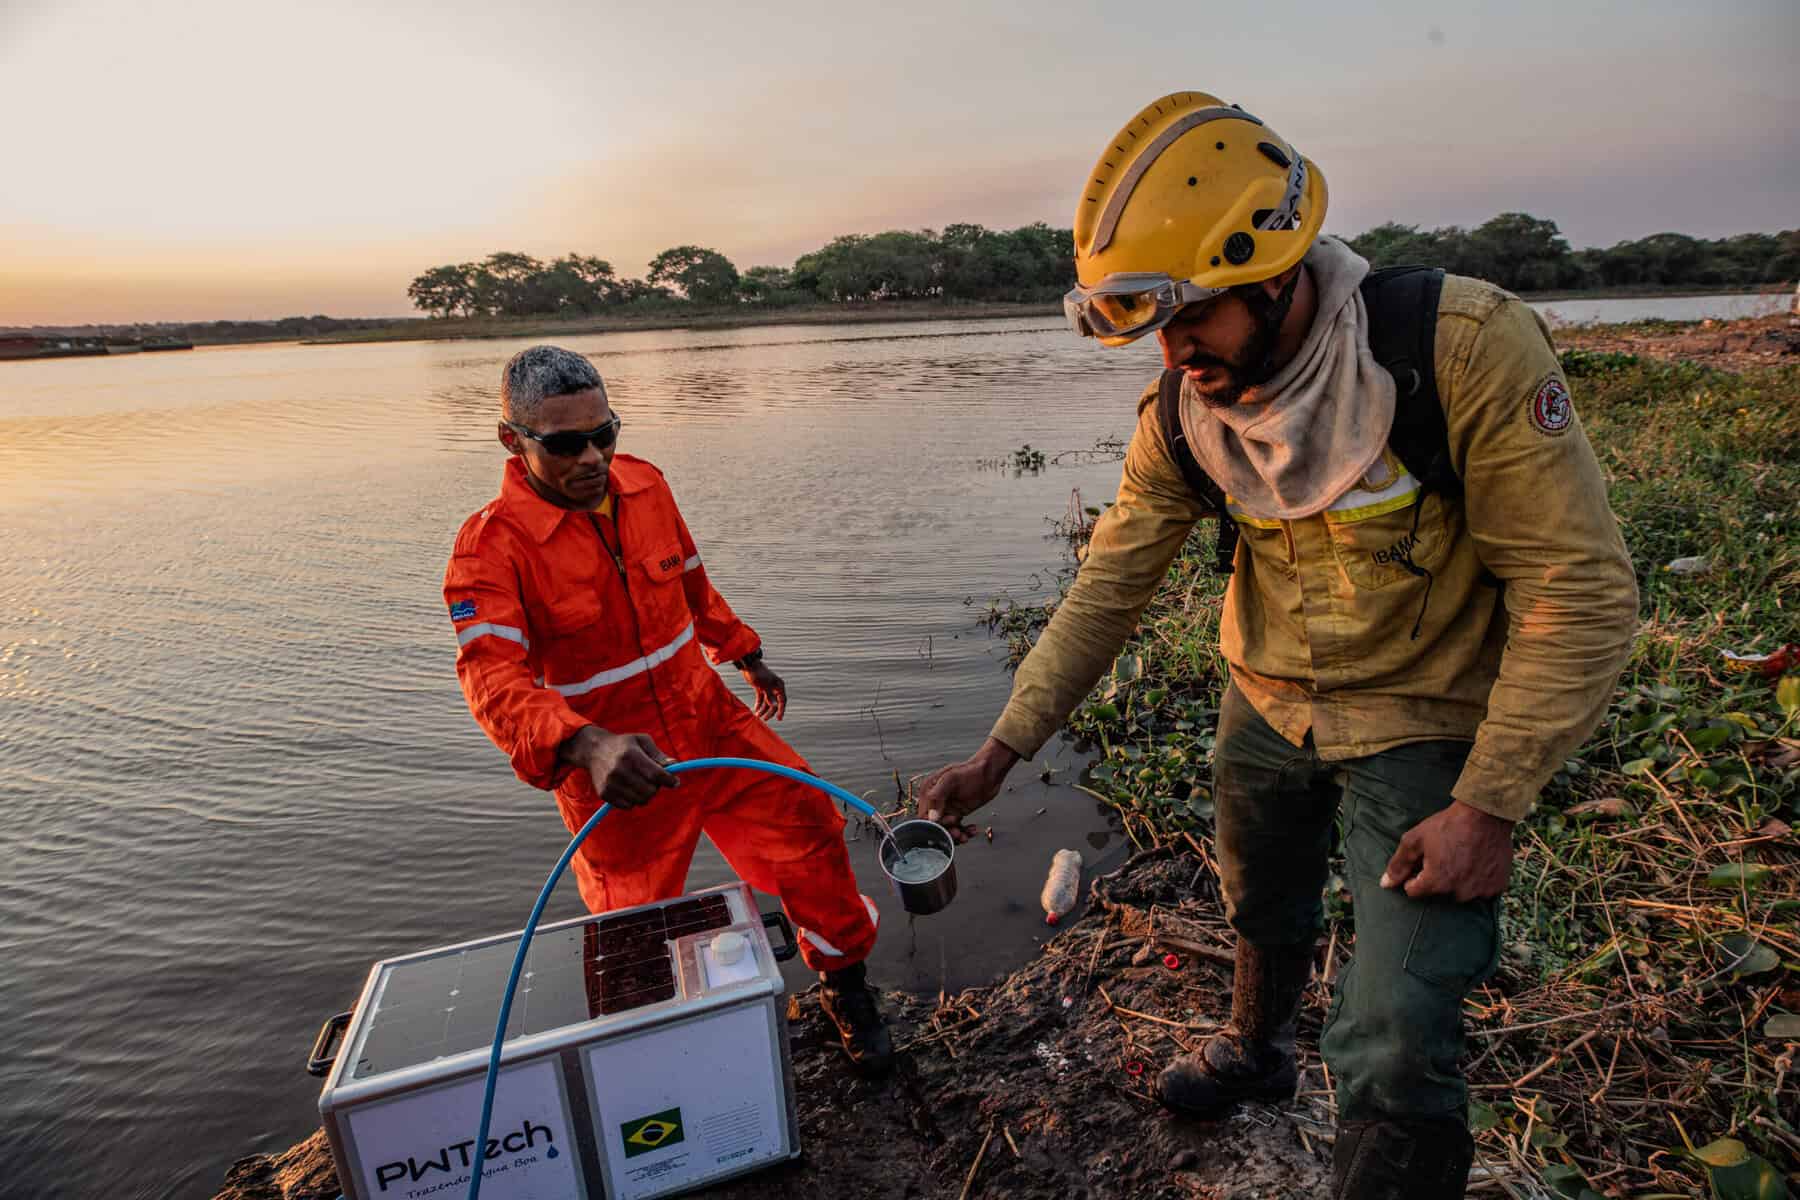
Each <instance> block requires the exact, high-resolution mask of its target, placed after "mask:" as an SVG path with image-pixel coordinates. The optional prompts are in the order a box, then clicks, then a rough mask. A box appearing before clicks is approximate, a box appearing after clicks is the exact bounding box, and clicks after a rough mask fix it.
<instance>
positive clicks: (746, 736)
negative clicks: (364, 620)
mask: <svg viewBox="0 0 1800 1200" xmlns="http://www.w3.org/2000/svg"><path fill="white" fill-rule="evenodd" d="M609 486H610V488H611V490H612V506H611V507H612V517H611V519H609V518H607V517H605V516H601V515H599V514H591V513H585V512H574V511H570V510H568V509H564V508H559V507H557V506H556V505H554V504H551V503H550V502H549V501H547V500H545V499H543V498H542V497H541V496H539V495H538V494H537V493H536V492H535V491H533V490H532V487H531V484H530V483H529V481H528V480H527V479H526V477H525V471H524V468H523V465H522V464H521V463H520V461H519V460H518V459H517V458H513V459H509V460H508V461H507V464H506V471H505V475H504V477H503V479H502V481H501V485H500V495H499V496H498V497H496V498H495V499H494V500H493V501H492V502H491V503H490V504H488V505H487V507H485V508H483V509H482V510H481V511H480V512H478V513H476V514H475V515H474V516H472V517H470V518H469V519H468V520H467V521H465V522H464V523H463V527H462V531H461V532H460V533H459V534H458V535H457V538H456V547H455V550H454V551H453V553H452V555H451V558H450V565H449V568H448V569H447V570H446V572H445V574H444V599H445V601H446V603H448V605H449V606H450V619H451V621H452V623H453V624H454V625H455V627H456V640H457V647H458V649H457V655H456V674H457V678H458V679H459V680H461V682H462V689H463V695H464V696H465V697H466V698H467V699H468V702H469V711H470V712H471V713H473V714H474V716H475V720H476V722H477V723H479V724H480V726H481V727H482V729H484V730H485V731H486V732H487V735H488V736H489V737H490V738H492V739H493V741H494V744H495V745H497V746H499V747H500V749H502V750H504V751H505V752H506V754H507V756H508V757H509V758H510V759H511V760H512V766H513V770H514V771H515V772H516V773H517V774H518V776H519V778H520V779H523V780H524V781H525V782H526V783H529V784H531V785H532V786H533V787H539V788H546V789H548V788H554V789H555V790H556V805H557V808H558V809H559V810H560V811H561V812H562V818H563V824H565V825H567V826H568V828H569V830H570V832H571V833H572V832H574V831H575V830H577V829H579V828H580V827H581V826H582V824H583V823H584V822H585V821H586V820H587V819H588V818H589V817H590V816H592V815H593V813H594V810H595V809H597V808H598V807H599V806H600V797H599V796H598V794H597V793H596V792H595V790H594V785H593V781H592V779H591V778H590V777H589V775H588V773H587V772H586V771H585V770H579V769H573V768H571V767H570V766H568V764H565V763H561V762H559V761H558V759H557V748H558V747H559V746H561V745H562V743H563V742H564V741H565V740H567V739H568V738H569V737H570V736H572V735H573V734H575V733H576V732H577V731H578V730H580V729H581V728H582V727H583V726H586V725H598V726H600V727H601V728H604V729H607V730H609V731H611V732H613V733H646V734H649V735H650V737H651V738H652V739H654V740H655V742H656V744H657V745H658V746H659V747H661V748H662V750H663V752H664V753H666V754H668V755H670V756H672V757H674V758H676V759H690V758H702V757H711V756H715V755H730V756H738V757H744V758H759V759H764V760H767V761H769V762H775V763H781V764H783V765H785V766H789V767H794V768H796V769H798V770H802V771H810V768H809V767H808V766H807V764H806V762H805V760H803V759H802V758H801V757H800V756H799V755H798V754H796V753H795V752H794V751H793V749H792V748H791V747H790V746H788V744H787V743H786V742H784V741H782V740H781V738H779V737H777V736H776V734H775V733H774V731H773V730H771V729H770V728H769V727H768V726H767V725H765V724H764V723H763V722H762V721H761V720H760V719H759V718H758V717H757V716H756V714H755V713H753V712H751V711H750V709H749V708H747V707H746V706H745V705H744V703H743V702H742V701H741V700H739V699H738V698H737V697H736V696H734V695H732V693H731V691H730V690H729V689H728V688H727V687H726V686H725V682H724V681H723V680H722V679H720V678H719V674H718V672H717V671H715V670H714V669H713V667H712V666H711V665H709V663H708V662H707V658H706V657H702V655H701V648H702V647H704V648H705V650H706V655H707V656H709V657H710V658H711V660H712V662H713V663H724V662H729V661H731V660H734V659H738V658H742V657H743V656H744V655H746V654H748V653H750V652H751V651H752V650H755V649H757V648H758V646H759V645H760V644H761V643H760V639H759V638H758V637H757V635H756V631H755V630H753V629H751V628H750V627H749V626H748V625H746V624H745V623H744V622H743V621H741V620H739V619H738V617H737V614H736V613H734V612H732V611H731V607H730V606H729V605H728V604H726V603H725V599H724V597H722V596H720V595H719V593H718V592H717V591H715V590H714V589H713V586H712V584H711V583H710V582H708V580H707V577H706V568H705V567H704V566H703V565H702V564H701V561H700V555H699V552H698V551H697V550H696V549H695V547H694V539H693V537H692V536H691V535H690V534H689V533H688V528H687V523H686V522H685V521H683V520H682V518H681V512H680V510H679V509H678V508H677V507H676V506H675V497H674V496H673V494H671V493H670V491H669V485H668V484H667V483H666V482H665V481H664V479H663V476H662V472H661V471H659V470H657V469H656V468H655V467H654V466H652V465H651V464H650V463H647V462H645V461H644V460H642V459H639V458H633V457H631V456H630V455H626V454H619V455H615V456H614V458H613V462H612V468H611V480H610V484H609ZM615 551H617V555H616V557H615V553H614V552H615ZM680 778H681V783H680V785H679V786H678V787H675V788H671V789H668V790H665V791H663V792H660V793H658V795H657V796H656V798H655V799H654V800H652V801H651V802H650V803H649V804H646V805H643V806H642V807H638V808H615V809H614V810H613V811H612V812H611V813H610V814H608V816H607V818H606V820H604V821H603V822H601V824H600V826H599V828H598V829H596V830H595V831H594V833H593V835H592V836H591V837H589V838H588V840H587V841H586V842H585V843H584V844H583V845H582V848H581V851H580V852H579V853H578V854H577V855H576V857H575V876H576V879H577V881H578V882H579V884H580V887H581V897H582V899H583V900H584V901H585V902H586V903H587V906H588V908H589V909H591V910H592V911H594V912H607V911H609V910H612V909H617V908H626V907H629V906H631V905H634V904H643V903H647V902H649V901H652V900H661V899H666V898H667V897H670V896H676V895H679V894H681V891H682V889H683V886H684V884H685V882H686V879H687V870H688V864H689V862H690V860H691V859H692V858H693V854H694V847H695V846H696V845H698V843H699V840H700V834H701V832H702V831H704V832H705V833H706V834H707V835H708V836H709V837H711V838H712V840H713V843H714V844H715V845H716V846H718V848H719V851H720V852H721V853H722V854H723V855H724V856H725V859H726V861H727V862H729V863H730V864H731V867H732V869H733V870H735V871H736V872H737V873H738V875H739V876H740V877H741V878H743V879H744V881H745V882H747V883H749V884H750V885H751V886H752V887H754V888H757V889H759V890H761V891H765V892H771V893H773V894H775V895H777V896H779V897H781V900H782V904H783V905H784V906H785V907H786V908H787V911H788V914H789V915H790V916H791V917H792V918H793V920H794V922H795V924H796V925H797V926H799V928H800V930H801V936H800V953H801V957H802V958H803V959H804V960H805V961H806V963H807V965H808V966H810V967H812V968H813V969H814V970H819V971H825V970H836V969H838V968H841V967H847V966H850V965H852V964H854V963H857V962H860V961H862V960H863V959H864V958H866V957H867V956H868V953H869V950H870V948H871V947H873V946H874V944H875V924H876V921H877V920H878V919H879V918H878V916H877V914H876V911H875V905H874V903H873V902H872V901H870V900H869V899H868V898H867V897H866V896H859V895H858V894H857V890H856V879H855V877H854V876H853V875H852V874H851V871H850V857H849V854H848V852H847V851H846V850H845V847H844V838H843V829H844V819H843V817H842V816H840V815H839V813H838V811H837V809H836V807H834V806H833V804H832V803H831V801H830V799H829V798H828V797H827V796H826V795H825V794H824V793H822V792H820V791H818V790H817V789H814V788H811V787H808V786H806V785H804V784H800V783H795V782H793V781H790V780H786V779H782V778H779V777H776V776H772V775H764V774H753V773H751V772H748V771H741V770H715V771H695V772H692V773H689V774H684V775H682V776H681V777H680Z"/></svg>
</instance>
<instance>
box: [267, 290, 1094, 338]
mask: <svg viewBox="0 0 1800 1200" xmlns="http://www.w3.org/2000/svg"><path fill="white" fill-rule="evenodd" d="M1061 315H1062V305H1060V304H995V303H982V302H972V303H967V304H939V303H935V302H933V301H929V300H895V301H889V302H886V303H881V302H877V303H870V304H797V305H793V306H791V307H784V308H748V309H746V308H736V309H729V308H724V309H702V310H699V311H695V312H681V311H673V312H667V313H645V314H630V315H608V314H604V313H600V314H593V315H589V316H581V317H563V318H559V317H448V318H442V317H427V318H420V319H418V320H416V321H409V322H406V323H404V324H396V325H390V326H386V327H382V328H374V329H346V330H344V331H343V332H341V333H331V334H326V335H324V336H322V337H316V338H308V339H306V340H305V341H304V342H302V343H301V344H302V345H306V346H332V345H343V344H346V343H354V342H426V341H428V342H438V341H455V340H461V339H470V338H517V337H570V336H582V335H586V334H595V333H649V332H654V331H659V330H670V329H747V328H750V327H752V326H757V325H858V324H875V323H886V322H891V321H992V320H1004V319H1006V318H1009V317H1060V316H1061Z"/></svg>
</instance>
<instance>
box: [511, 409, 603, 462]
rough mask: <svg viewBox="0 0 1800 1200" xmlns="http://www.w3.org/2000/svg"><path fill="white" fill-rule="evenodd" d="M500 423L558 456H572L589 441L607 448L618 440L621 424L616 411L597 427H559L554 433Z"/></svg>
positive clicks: (599, 446)
mask: <svg viewBox="0 0 1800 1200" xmlns="http://www.w3.org/2000/svg"><path fill="white" fill-rule="evenodd" d="M501 423H502V424H503V425H505V426H506V427H507V428H508V429H510V430H512V431H513V432H514V433H516V434H518V435H519V436H520V437H528V438H530V439H531V440H532V441H534V442H536V443H537V444H538V445H540V446H542V447H543V448H544V449H546V450H548V451H549V452H550V453H552V454H554V455H556V456H557V457H558V458H574V457H575V456H576V455H578V454H580V453H581V452H582V451H583V450H586V449H587V447H588V443H589V442H592V443H594V448H595V449H597V450H605V449H607V448H608V447H609V446H611V445H612V444H613V443H614V442H616V441H618V440H619V426H620V425H621V424H623V422H622V421H621V420H620V418H619V414H618V413H614V414H613V415H612V420H610V421H608V422H607V423H606V424H604V425H602V426H600V427H599V428H598V429H589V430H586V431H583V430H580V429H559V430H557V431H556V432H555V433H534V432H532V431H531V430H529V429H527V428H525V427H524V426H523V425H515V424H513V423H512V422H511V421H503V422H501Z"/></svg>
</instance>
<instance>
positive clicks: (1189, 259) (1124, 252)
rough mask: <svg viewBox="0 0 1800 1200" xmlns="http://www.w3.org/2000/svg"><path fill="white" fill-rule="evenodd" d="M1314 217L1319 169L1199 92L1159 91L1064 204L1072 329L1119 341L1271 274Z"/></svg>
mask: <svg viewBox="0 0 1800 1200" xmlns="http://www.w3.org/2000/svg"><path fill="white" fill-rule="evenodd" d="M1324 224H1325V176H1324V175H1323V174H1322V173H1321V172H1320V171H1319V168H1318V166H1317V165H1315V164H1314V163H1313V162H1312V161H1311V160H1310V159H1307V158H1304V157H1302V156H1301V155H1300V153H1299V152H1298V151H1296V150H1295V149H1294V148H1293V147H1292V146H1291V145H1289V144H1288V143H1287V142H1286V141H1285V140H1284V139H1283V138H1282V137H1281V136H1280V135H1279V134H1277V133H1276V132H1275V131H1274V130H1272V129H1270V128H1269V127H1268V126H1267V125H1265V124H1263V123H1262V122H1261V121H1259V120H1258V119H1257V118H1255V117H1253V116H1251V115H1250V114H1249V113H1247V112H1245V111H1244V110H1243V109H1241V108H1239V107H1237V106H1236V105H1234V104H1233V105H1228V104H1226V103H1225V102H1224V101H1222V100H1220V99H1219V98H1218V97H1216V96H1209V95H1207V94H1206V93H1205V92H1176V93H1174V94H1173V95H1169V96H1164V97H1163V98H1162V99H1160V100H1158V101H1156V102H1155V103H1153V104H1151V105H1150V106H1149V107H1148V108H1146V109H1144V110H1143V111H1142V112H1140V113H1139V114H1138V115H1137V116H1135V117H1133V118H1132V119H1131V121H1130V123H1128V124H1127V125H1126V126H1125V128H1124V129H1121V130H1120V131H1119V133H1118V135H1117V136H1116V137H1114V138H1113V139H1112V140H1111V141H1110V142H1108V143H1107V145H1106V149H1105V150H1104V151H1103V152H1102V153H1101V155H1100V161H1099V162H1098V163H1096V164H1095V165H1094V171H1093V174H1092V175H1090V176H1089V177H1088V182H1087V186H1086V187H1084V188H1083V189H1082V193H1081V200H1080V202H1079V203H1078V204H1077V205H1076V208H1075V277H1076V279H1077V280H1078V283H1077V286H1076V287H1075V288H1074V290H1072V291H1070V292H1069V294H1068V295H1067V296H1066V297H1064V300H1063V309H1064V311H1065V313H1066V314H1067V315H1068V318H1069V323H1070V325H1072V326H1073V327H1074V328H1075V331H1076V332H1077V333H1080V334H1083V335H1084V336H1089V337H1097V338H1099V339H1100V340H1101V341H1102V342H1104V343H1105V344H1107V345H1109V346H1122V345H1124V344H1125V343H1126V342H1130V341H1133V340H1135V339H1137V338H1140V337H1142V336H1143V335H1144V334H1146V333H1149V332H1151V331H1152V330H1155V329H1160V328H1161V327H1162V326H1164V325H1166V324H1168V322H1169V321H1170V320H1172V319H1173V318H1174V316H1175V314H1176V313H1177V312H1179V311H1180V310H1181V308H1182V307H1183V306H1185V305H1188V304H1194V303H1198V302H1199V301H1202V300H1206V299H1209V298H1211V297H1213V296H1216V295H1219V294H1220V293H1222V292H1224V291H1225V290H1226V289H1228V288H1232V287H1236V286H1238V285H1240V284H1246V283H1257V282H1260V281H1261V280H1264V279H1270V278H1273V277H1274V276H1276V275H1279V274H1281V273H1282V272H1283V271H1285V270H1287V269H1288V268H1289V267H1291V266H1293V265H1294V264H1295V263H1297V262H1299V261H1300V260H1301V259H1302V258H1303V257H1305V255H1306V251H1307V250H1308V249H1309V248H1310V247H1311V246H1312V244H1313V240H1314V239H1315V238H1316V237H1318V235H1319V230H1320V228H1321V227H1323V225H1324Z"/></svg>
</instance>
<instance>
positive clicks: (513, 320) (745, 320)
mask: <svg viewBox="0 0 1800 1200" xmlns="http://www.w3.org/2000/svg"><path fill="white" fill-rule="evenodd" d="M1777 291H1779V292H1780V293H1781V294H1784V295H1785V294H1786V288H1781V289H1771V288H1768V287H1761V288H1745V287H1743V286H1742V285H1739V286H1735V287H1712V288H1697V287H1627V288H1604V289H1596V290H1593V291H1549V292H1522V293H1520V296H1521V298H1522V299H1524V300H1527V301H1530V302H1533V303H1539V304H1541V303H1553V302H1555V301H1559V300H1570V301H1575V300H1635V299H1647V298H1657V299H1679V298H1681V297H1684V296H1722V295H1746V296H1748V295H1761V294H1771V295H1773V294H1776V292H1777ZM1061 316H1062V306H1061V305H1060V304H1056V303H1030V304H1015V303H995V302H985V301H968V302H954V303H944V302H941V301H932V300H889V301H867V302H857V303H840V304H800V305H790V306H783V307H769V308H764V307H748V306H738V307H733V308H711V309H697V310H686V311H684V310H682V309H680V308H672V309H670V310H669V311H664V312H654V313H629V314H608V313H597V314H591V315H585V316H579V317H564V318H558V317H450V318H438V317H410V318H399V319H395V320H392V321H391V322H387V323H380V324H377V323H375V322H374V321H371V322H370V323H369V324H367V325H364V326H362V327H361V328H356V329H344V330H337V331H333V332H330V333H321V334H317V335H315V336H312V337H306V336H304V335H299V336H297V335H296V334H295V333H294V332H293V331H291V330H276V329H273V328H271V329H270V330H269V331H268V333H267V334H266V335H261V334H254V333H246V334H243V335H240V336H229V337H208V336H206V335H205V333H204V332H202V331H201V330H200V328H199V327H200V326H201V325H203V324H205V323H204V322H196V323H194V324H193V325H192V326H181V325H179V324H178V323H164V324H162V325H157V326H151V325H139V326H130V325H116V326H106V325H99V326H86V327H83V328H84V329H85V330H88V331H93V335H94V336H103V335H112V333H113V331H117V336H124V335H126V334H128V333H129V332H131V331H133V330H149V329H155V330H159V331H160V330H169V329H175V328H181V329H185V330H189V331H190V332H188V333H187V334H185V336H186V337H188V338H189V340H191V341H192V342H193V344H194V345H196V346H245V345H264V344H269V343H277V342H279V343H286V344H289V345H292V344H296V343H297V344H299V345H303V346H333V345H347V344H353V343H363V342H434V341H457V340H477V339H493V338H521V337H543V338H553V337H581V336H590V335H593V334H603V333H651V332H661V331H667V330H678V329H697V330H706V329H720V330H723V329H747V328H752V327H756V326H763V325H857V324H875V323H888V322H895V323H899V322H921V321H994V320H1005V319H1008V318H1013V319H1016V318H1032V317H1037V318H1060V317H1061ZM243 324H246V325H247V324H253V322H244V323H243ZM269 324H270V325H274V324H275V322H273V321H271V322H269ZM70 329H72V327H68V326H32V327H8V328H7V329H0V334H3V333H7V332H17V333H19V334H25V335H40V336H42V335H47V334H48V333H49V332H50V331H52V330H55V331H64V330H70Z"/></svg>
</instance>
